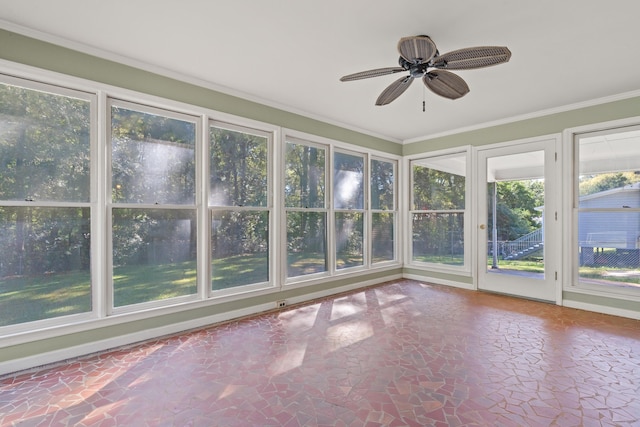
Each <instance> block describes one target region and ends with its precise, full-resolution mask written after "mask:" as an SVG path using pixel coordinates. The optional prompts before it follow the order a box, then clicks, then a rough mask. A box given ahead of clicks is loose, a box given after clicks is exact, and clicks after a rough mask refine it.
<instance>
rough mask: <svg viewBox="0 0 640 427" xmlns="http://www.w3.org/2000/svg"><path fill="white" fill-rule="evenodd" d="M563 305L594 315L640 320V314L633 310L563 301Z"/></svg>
mask: <svg viewBox="0 0 640 427" xmlns="http://www.w3.org/2000/svg"><path fill="white" fill-rule="evenodd" d="M562 305H563V306H565V307H569V308H577V309H578V310H586V311H592V312H594V313H602V314H610V315H612V316H618V317H627V318H629V319H635V320H640V312H639V311H633V310H625V309H623V308H615V307H608V306H606V305H598V304H589V303H585V302H579V301H572V300H566V299H565V300H563V301H562Z"/></svg>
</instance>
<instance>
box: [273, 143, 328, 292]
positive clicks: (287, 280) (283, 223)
mask: <svg viewBox="0 0 640 427" xmlns="http://www.w3.org/2000/svg"><path fill="white" fill-rule="evenodd" d="M289 143H293V144H300V145H306V146H309V147H314V148H318V149H323V150H325V155H324V207H323V208H303V207H287V206H286V201H285V197H284V185H285V181H286V180H285V174H286V164H287V160H286V155H287V144H289ZM281 147H282V149H281V156H280V157H281V159H282V160H281V164H282V168H281V169H282V173H281V178H280V179H281V181H280V182H281V185H280V188H279V192H280V193H282V203H281V211H282V215H281V220H280V230H281V233H282V234H281V236H280V239H281V242H282V245H281V246H282V248H281V249H282V251H281V263H280V265H281V271H282V274H283V278H284V281H283V283H284V285H289V284H295V283H300V282H308V281H311V280H315V279H318V278H324V277H329V276H330V275H331V272H332V271H333V270H334V264H333V256H332V250H331V248H332V247H333V236H332V233H330V230H332V229H333V228H332V225H333V219H332V218H331V214H330V212H331V210H330V201H331V200H332V198H331V196H332V193H331V185H332V184H333V183H332V179H331V169H330V166H329V165H330V161H331V158H332V152H331V149H330V148H331V147H330V146H329V145H327V144H323V143H318V142H315V141H312V140H310V138H308V139H307V138H304V137H299V136H295V135H294V136H292V135H290V134H288V133H287V134H285V135H284V136H283V141H282V144H281ZM289 212H319V213H324V214H325V218H326V219H325V257H326V259H325V262H326V266H327V269H326V271H321V272H318V273H312V274H305V275H301V276H293V277H289V275H288V272H287V271H288V265H287V264H288V255H289V251H288V248H287V214H288V213H289Z"/></svg>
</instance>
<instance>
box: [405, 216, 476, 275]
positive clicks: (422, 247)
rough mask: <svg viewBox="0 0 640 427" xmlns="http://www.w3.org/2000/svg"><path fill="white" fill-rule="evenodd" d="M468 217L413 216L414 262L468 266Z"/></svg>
mask: <svg viewBox="0 0 640 427" xmlns="http://www.w3.org/2000/svg"><path fill="white" fill-rule="evenodd" d="M463 222H464V215H463V214H462V213H454V214H435V213H420V214H414V215H413V260H414V261H422V262H433V263H438V264H449V265H463V264H464V232H463V231H464V228H463V225H464V224H463Z"/></svg>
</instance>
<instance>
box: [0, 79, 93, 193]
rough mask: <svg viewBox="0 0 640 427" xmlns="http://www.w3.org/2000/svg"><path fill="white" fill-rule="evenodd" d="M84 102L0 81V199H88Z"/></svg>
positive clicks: (86, 111)
mask: <svg viewBox="0 0 640 427" xmlns="http://www.w3.org/2000/svg"><path fill="white" fill-rule="evenodd" d="M90 117H91V114H90V103H89V102H88V101H84V100H80V99H74V98H69V97H66V96H61V95H54V94H50V93H44V92H38V91H34V90H30V89H25V88H20V87H16V86H11V85H6V84H0V159H2V161H1V162H0V199H2V200H34V201H43V200H46V201H74V202H86V201H89V151H90V149H89V146H90V126H89V120H90Z"/></svg>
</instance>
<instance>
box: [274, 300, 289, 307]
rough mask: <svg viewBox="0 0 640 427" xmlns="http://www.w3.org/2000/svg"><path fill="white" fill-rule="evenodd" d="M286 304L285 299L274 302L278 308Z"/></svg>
mask: <svg viewBox="0 0 640 427" xmlns="http://www.w3.org/2000/svg"><path fill="white" fill-rule="evenodd" d="M286 306H287V302H286V301H285V300H282V301H277V302H276V307H278V308H282V307H286Z"/></svg>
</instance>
